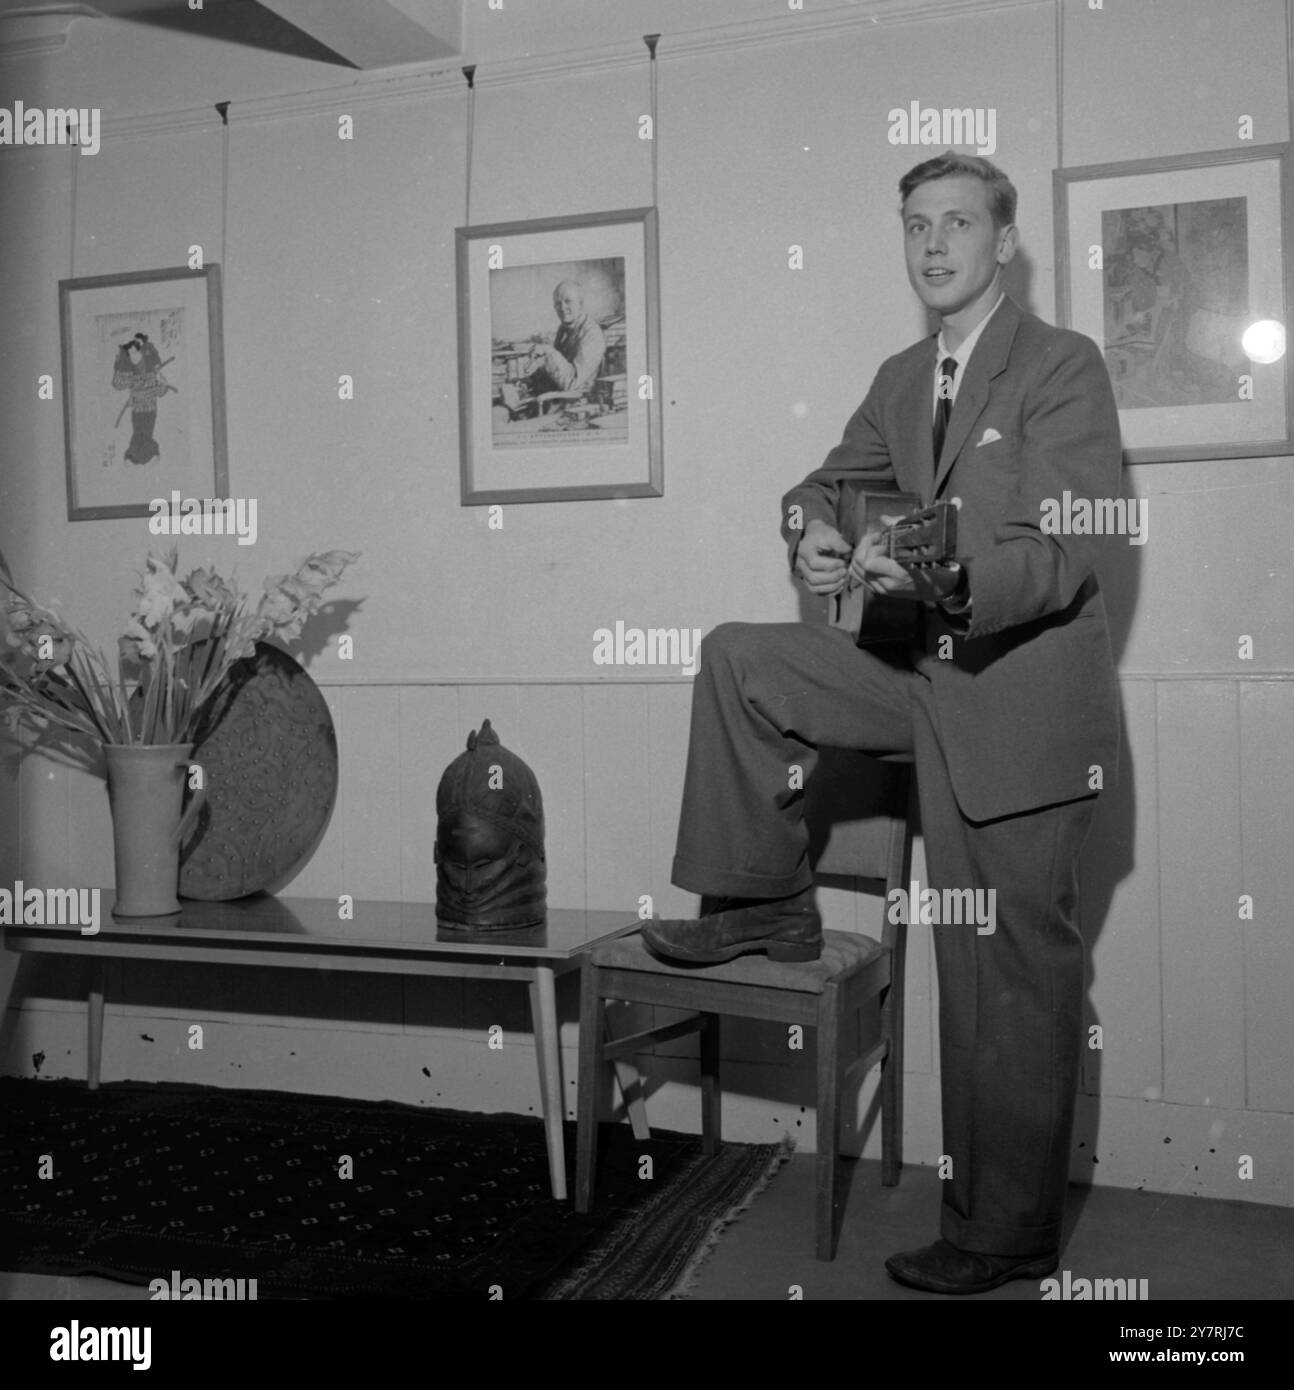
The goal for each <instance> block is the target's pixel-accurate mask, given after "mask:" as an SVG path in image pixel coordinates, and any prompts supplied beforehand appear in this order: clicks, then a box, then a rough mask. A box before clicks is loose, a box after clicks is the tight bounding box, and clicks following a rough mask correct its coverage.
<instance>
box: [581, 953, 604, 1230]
mask: <svg viewBox="0 0 1294 1390" xmlns="http://www.w3.org/2000/svg"><path fill="white" fill-rule="evenodd" d="M599 974H600V972H599V970H598V967H597V966H596V965H594V964H593V962H592V961H591V960H586V961H585V962H584V964H583V966H582V967H581V969H580V1076H579V1092H580V1093H579V1100H578V1103H577V1109H576V1115H577V1117H578V1118H577V1122H576V1138H575V1151H576V1160H575V1210H576V1211H581V1212H583V1211H588V1210H589V1208H590V1207H591V1206H592V1205H593V1170H594V1166H595V1164H596V1162H597V1150H598V1081H599V1079H600V1075H601V1071H602V1068H601V1067H600V1066H599V1063H600V1062H601V1061H602V995H601V985H600V983H599V978H598V977H599Z"/></svg>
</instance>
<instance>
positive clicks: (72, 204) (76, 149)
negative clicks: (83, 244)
mask: <svg viewBox="0 0 1294 1390" xmlns="http://www.w3.org/2000/svg"><path fill="white" fill-rule="evenodd" d="M74 129H75V127H74V126H73V123H72V122H71V121H69V122H68V123H67V152H68V154H69V155H70V156H71V158H72V182H71V185H70V187H69V190H68V203H69V210H70V213H71V217H72V235H71V236H70V237H69V238H68V241H69V243H70V244H69V246H68V252H67V278H68V279H69V280H75V279H76V171H77V169H78V168H79V167H80V164H81V159H80V155H81V142H80V140H79V139H78V140H75V141H74V140H73V138H72V136H73V132H74Z"/></svg>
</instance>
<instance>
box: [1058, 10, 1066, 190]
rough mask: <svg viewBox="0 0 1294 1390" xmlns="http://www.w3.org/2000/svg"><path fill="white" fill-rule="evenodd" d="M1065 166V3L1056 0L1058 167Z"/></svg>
mask: <svg viewBox="0 0 1294 1390" xmlns="http://www.w3.org/2000/svg"><path fill="white" fill-rule="evenodd" d="M1064 167H1065V3H1064V0H1056V168H1057V169H1063V168H1064Z"/></svg>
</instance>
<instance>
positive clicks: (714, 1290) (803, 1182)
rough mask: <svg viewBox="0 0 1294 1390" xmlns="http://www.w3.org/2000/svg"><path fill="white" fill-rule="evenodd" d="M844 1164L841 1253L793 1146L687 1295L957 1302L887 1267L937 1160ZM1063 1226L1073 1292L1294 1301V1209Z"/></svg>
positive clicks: (1104, 1205) (1077, 1198)
mask: <svg viewBox="0 0 1294 1390" xmlns="http://www.w3.org/2000/svg"><path fill="white" fill-rule="evenodd" d="M845 1171H846V1172H848V1173H850V1178H849V1182H850V1191H849V1194H848V1201H847V1204H846V1208H845V1217H844V1221H843V1224H842V1227H841V1232H840V1243H839V1248H838V1250H837V1254H836V1258H835V1259H834V1260H833V1261H831V1262H830V1263H826V1262H822V1261H819V1260H817V1259H815V1258H814V1255H813V1248H814V1237H813V1197H814V1181H815V1174H814V1160H813V1158H812V1157H811V1156H809V1155H796V1156H794V1157H792V1158H791V1159H790V1160H789V1161H788V1162H787V1163H785V1164H783V1166H782V1168H781V1171H780V1172H779V1173H778V1175H777V1177H776V1178H775V1179H774V1180H773V1182H771V1183H770V1184H769V1186H768V1187H767V1188H766V1189H765V1190H764V1191H763V1192H762V1193H760V1194H759V1196H758V1197H757V1198H756V1199H755V1201H754V1203H753V1205H752V1206H751V1207H750V1208H749V1209H748V1210H747V1211H746V1212H744V1213H743V1214H742V1215H741V1216H740V1217H739V1218H738V1219H737V1220H736V1221H735V1222H734V1223H733V1224H732V1225H730V1226H729V1227H728V1228H727V1230H726V1231H725V1232H724V1235H723V1237H722V1239H721V1240H720V1241H719V1242H718V1243H717V1245H716V1246H715V1247H714V1249H713V1251H712V1252H711V1254H710V1255H709V1256H708V1258H707V1259H706V1260H705V1262H704V1264H703V1265H702V1267H701V1269H700V1272H699V1274H698V1276H697V1279H696V1282H695V1284H694V1285H693V1286H692V1288H691V1290H690V1297H691V1298H693V1299H701V1300H724V1301H728V1300H752V1299H755V1300H758V1299H777V1300H783V1301H785V1300H788V1299H791V1298H794V1297H797V1296H800V1297H803V1298H804V1299H806V1300H807V1299H817V1300H824V1299H885V1300H897V1301H907V1300H916V1301H922V1300H924V1301H926V1302H940V1303H946V1302H948V1301H949V1300H947V1299H943V1298H940V1297H939V1296H938V1295H933V1294H923V1293H919V1292H917V1291H916V1290H914V1289H906V1288H903V1287H902V1286H901V1285H898V1284H895V1283H894V1282H893V1281H892V1280H891V1279H890V1278H889V1276H888V1275H887V1274H886V1273H885V1268H884V1260H885V1257H886V1256H887V1255H888V1254H890V1253H892V1252H893V1251H896V1250H907V1249H911V1248H913V1247H915V1246H920V1245H925V1244H927V1243H928V1242H929V1241H930V1240H932V1239H933V1238H934V1236H935V1222H936V1219H937V1213H938V1208H939V1186H940V1185H939V1180H938V1178H937V1177H936V1176H935V1171H934V1170H933V1169H930V1168H905V1169H904V1171H903V1181H902V1182H901V1183H900V1184H899V1186H898V1187H895V1188H883V1187H881V1185H880V1165H879V1163H874V1162H871V1161H863V1162H860V1163H858V1164H854V1165H846V1169H845ZM1067 1225H1068V1227H1069V1233H1068V1236H1067V1240H1066V1244H1065V1248H1064V1251H1063V1253H1062V1256H1061V1262H1060V1269H1058V1270H1057V1272H1056V1277H1057V1278H1058V1279H1060V1278H1061V1277H1062V1276H1063V1274H1064V1272H1065V1271H1066V1270H1068V1271H1069V1274H1070V1280H1071V1285H1070V1287H1071V1289H1072V1288H1073V1281H1076V1280H1079V1279H1124V1280H1128V1281H1132V1280H1137V1281H1140V1280H1142V1279H1144V1280H1146V1281H1147V1284H1146V1293H1147V1295H1148V1297H1149V1299H1150V1300H1151V1301H1152V1302H1153V1301H1162V1300H1165V1299H1183V1300H1192V1301H1194V1300H1207V1301H1210V1302H1216V1301H1218V1300H1223V1299H1225V1300H1231V1299H1245V1300H1256V1301H1266V1300H1281V1301H1289V1300H1291V1299H1294V1208H1290V1207H1270V1206H1257V1205H1254V1204H1251V1203H1247V1202H1223V1201H1206V1200H1203V1199H1201V1198H1196V1197H1173V1196H1167V1195H1165V1194H1163V1193H1156V1192H1130V1191H1127V1190H1124V1189H1119V1188H1099V1187H1098V1188H1085V1189H1080V1188H1071V1189H1070V1204H1069V1214H1068V1221H1067ZM1128 1287H1131V1285H1128ZM1139 1287H1140V1285H1139V1284H1138V1288H1139ZM797 1289H798V1294H797ZM1041 1297H1042V1290H1041V1289H1040V1286H1039V1282H1038V1281H1037V1280H1033V1281H1019V1282H1016V1283H1012V1284H1007V1285H1004V1286H1003V1287H1002V1288H1000V1289H995V1290H994V1291H993V1292H992V1293H988V1294H982V1295H980V1296H979V1300H977V1301H985V1300H993V1301H1003V1302H1007V1301H1030V1302H1036V1301H1039V1300H1040V1299H1041ZM147 1298H148V1289H147V1288H146V1287H142V1286H141V1287H135V1286H131V1285H128V1284H117V1283H114V1282H112V1281H111V1280H107V1279H95V1278H81V1279H68V1278H56V1277H48V1276H44V1275H34V1274H12V1273H3V1272H0V1300H11V1299H77V1300H79V1299H147ZM962 1301H963V1300H957V1302H962Z"/></svg>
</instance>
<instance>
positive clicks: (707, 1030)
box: [701, 1014, 723, 1155]
mask: <svg viewBox="0 0 1294 1390" xmlns="http://www.w3.org/2000/svg"><path fill="white" fill-rule="evenodd" d="M719 1023H720V1016H719V1015H718V1014H702V1015H701V1152H702V1153H704V1154H706V1155H713V1154H717V1153H718V1152H719V1145H720V1143H721V1142H722V1138H723V1134H722V1131H723V1094H722V1092H721V1090H720V1087H719Z"/></svg>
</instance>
